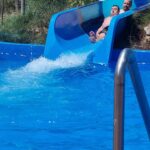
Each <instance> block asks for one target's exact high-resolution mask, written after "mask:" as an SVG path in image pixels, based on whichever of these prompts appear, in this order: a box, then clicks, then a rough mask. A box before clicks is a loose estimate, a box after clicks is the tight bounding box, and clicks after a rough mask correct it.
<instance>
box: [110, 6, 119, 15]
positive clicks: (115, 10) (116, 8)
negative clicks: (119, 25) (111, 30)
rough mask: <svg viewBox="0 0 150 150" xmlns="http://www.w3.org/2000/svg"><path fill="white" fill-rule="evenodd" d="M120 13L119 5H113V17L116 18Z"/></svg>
mask: <svg viewBox="0 0 150 150" xmlns="http://www.w3.org/2000/svg"><path fill="white" fill-rule="evenodd" d="M119 12H120V8H119V6H118V5H113V6H112V8H111V12H110V13H111V16H116V15H118V14H119Z"/></svg>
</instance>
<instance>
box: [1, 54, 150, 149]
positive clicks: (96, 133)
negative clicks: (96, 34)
mask: <svg viewBox="0 0 150 150" xmlns="http://www.w3.org/2000/svg"><path fill="white" fill-rule="evenodd" d="M86 56H87V54H80V55H74V54H70V55H69V56H62V57H61V58H60V59H58V60H56V61H50V60H46V59H45V58H39V59H37V60H34V61H32V62H30V63H28V64H26V62H14V61H12V62H8V61H1V68H0V91H1V92H0V150H111V149H112V139H113V91H114V80H113V79H114V67H108V66H104V65H94V64H86V63H85V62H86ZM139 67H140V68H141V69H140V70H141V74H142V79H143V80H144V84H145V89H146V94H147V95H148V96H150V90H149V89H150V80H149V74H150V67H149V66H148V65H146V64H141V65H139ZM126 81H127V82H126V83H127V84H126V90H127V92H126V113H125V118H126V119H125V149H126V150H133V149H136V150H148V149H150V142H149V140H148V136H147V133H146V130H145V127H144V123H143V120H142V117H141V113H140V111H139V107H138V104H137V100H136V97H135V94H134V90H133V87H132V84H131V81H130V78H129V75H128V74H127V78H126Z"/></svg>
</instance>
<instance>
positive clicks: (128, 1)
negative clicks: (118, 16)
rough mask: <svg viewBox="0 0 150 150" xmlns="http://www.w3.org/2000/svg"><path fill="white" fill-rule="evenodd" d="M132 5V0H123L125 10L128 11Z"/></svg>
mask: <svg viewBox="0 0 150 150" xmlns="http://www.w3.org/2000/svg"><path fill="white" fill-rule="evenodd" d="M131 6H132V0H124V2H123V10H124V11H128V10H129V9H130V7H131Z"/></svg>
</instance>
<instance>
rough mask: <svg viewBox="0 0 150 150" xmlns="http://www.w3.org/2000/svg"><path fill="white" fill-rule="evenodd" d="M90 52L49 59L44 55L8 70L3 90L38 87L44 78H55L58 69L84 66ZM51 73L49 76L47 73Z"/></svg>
mask: <svg viewBox="0 0 150 150" xmlns="http://www.w3.org/2000/svg"><path fill="white" fill-rule="evenodd" d="M88 54H89V53H83V54H73V53H71V54H68V55H62V56H61V57H60V58H58V59H56V60H49V59H46V58H44V57H40V58H38V59H35V60H33V61H32V62H29V63H28V64H27V65H25V66H23V67H21V68H18V69H16V70H8V71H7V72H5V73H4V74H3V75H2V78H3V79H2V80H3V82H4V84H3V85H2V86H1V87H0V89H1V90H2V91H9V90H10V89H11V90H12V89H15V90H16V89H26V88H29V87H30V88H37V86H41V84H39V82H41V80H42V78H45V76H46V78H48V79H49V80H54V79H55V78H53V73H51V72H53V71H54V70H56V69H67V68H73V67H78V66H82V65H84V64H85V62H86V60H87V56H88ZM48 73H49V75H48V77H47V74H48Z"/></svg>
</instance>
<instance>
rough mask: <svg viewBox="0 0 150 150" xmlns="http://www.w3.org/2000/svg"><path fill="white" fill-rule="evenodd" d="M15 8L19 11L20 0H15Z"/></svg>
mask: <svg viewBox="0 0 150 150" xmlns="http://www.w3.org/2000/svg"><path fill="white" fill-rule="evenodd" d="M15 10H16V12H17V13H18V12H19V0H15Z"/></svg>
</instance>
